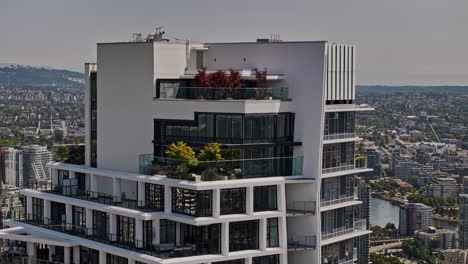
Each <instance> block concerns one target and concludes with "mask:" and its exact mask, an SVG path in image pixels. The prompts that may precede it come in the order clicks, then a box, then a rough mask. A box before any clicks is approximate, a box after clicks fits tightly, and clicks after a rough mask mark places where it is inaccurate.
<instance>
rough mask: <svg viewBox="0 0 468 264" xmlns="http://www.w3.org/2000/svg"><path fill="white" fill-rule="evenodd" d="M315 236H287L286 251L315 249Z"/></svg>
mask: <svg viewBox="0 0 468 264" xmlns="http://www.w3.org/2000/svg"><path fill="white" fill-rule="evenodd" d="M316 246H317V238H316V237H315V236H291V237H289V238H288V251H299V250H309V249H315V247H316Z"/></svg>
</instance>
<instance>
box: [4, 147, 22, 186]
mask: <svg viewBox="0 0 468 264" xmlns="http://www.w3.org/2000/svg"><path fill="white" fill-rule="evenodd" d="M0 155H1V157H0V171H1V172H0V175H1V178H2V181H3V183H4V184H7V185H12V186H16V187H20V188H22V187H23V152H22V151H20V150H16V149H14V148H1V149H0Z"/></svg>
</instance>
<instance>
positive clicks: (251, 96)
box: [159, 87, 289, 100]
mask: <svg viewBox="0 0 468 264" xmlns="http://www.w3.org/2000/svg"><path fill="white" fill-rule="evenodd" d="M159 98H161V99H190V100H289V96H288V88H227V87H161V88H160V90H159Z"/></svg>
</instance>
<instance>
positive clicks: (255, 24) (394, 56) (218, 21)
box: [0, 0, 468, 85]
mask: <svg viewBox="0 0 468 264" xmlns="http://www.w3.org/2000/svg"><path fill="white" fill-rule="evenodd" d="M161 25H164V26H165V31H166V33H167V34H168V35H170V36H174V37H178V38H181V39H185V38H189V39H191V40H194V41H199V42H205V41H209V42H220V41H253V40H255V39H256V38H259V37H269V36H270V34H271V33H276V34H280V35H281V38H282V39H283V40H329V41H332V42H339V43H348V44H355V45H356V46H357V70H358V72H357V74H358V75H357V79H358V83H359V84H393V85H404V84H411V85H414V84H416V85H417V84H421V85H444V84H447V85H468V0H282V1H277V0H250V1H247V0H234V1H227V0H191V1H190V0H184V1H182V0H166V1H159V0H29V1H26V0H0V63H19V64H29V65H44V66H50V67H54V68H66V69H72V70H79V71H83V63H84V62H94V61H95V57H96V46H95V43H96V42H108V41H126V40H130V39H131V36H132V33H133V32H141V33H144V34H147V33H150V32H151V31H152V30H153V28H154V27H156V26H161Z"/></svg>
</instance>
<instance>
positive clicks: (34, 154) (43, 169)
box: [23, 145, 52, 186]
mask: <svg viewBox="0 0 468 264" xmlns="http://www.w3.org/2000/svg"><path fill="white" fill-rule="evenodd" d="M51 161H52V152H51V151H48V150H47V148H46V147H43V146H38V145H30V146H27V147H24V148H23V185H24V186H32V185H34V184H36V183H46V182H49V181H50V179H51V169H50V168H48V167H47V166H46V165H47V163H49V162H51Z"/></svg>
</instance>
